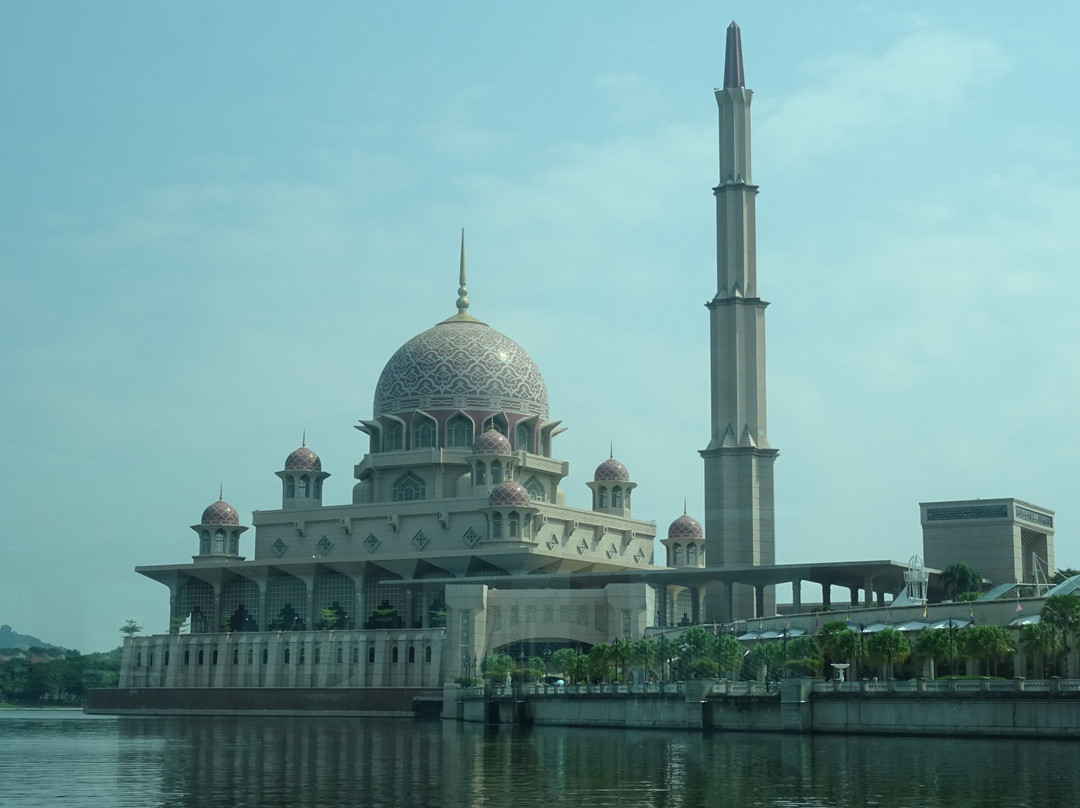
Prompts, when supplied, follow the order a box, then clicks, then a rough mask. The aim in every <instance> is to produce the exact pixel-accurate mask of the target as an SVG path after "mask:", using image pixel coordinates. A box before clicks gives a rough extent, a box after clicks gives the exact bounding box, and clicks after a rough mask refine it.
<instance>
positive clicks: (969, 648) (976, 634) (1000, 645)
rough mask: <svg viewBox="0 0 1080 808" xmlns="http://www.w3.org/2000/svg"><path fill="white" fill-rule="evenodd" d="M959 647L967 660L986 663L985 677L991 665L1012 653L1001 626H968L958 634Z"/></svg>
mask: <svg viewBox="0 0 1080 808" xmlns="http://www.w3.org/2000/svg"><path fill="white" fill-rule="evenodd" d="M960 637H961V639H960V645H961V647H962V648H963V651H964V655H965V656H966V657H968V658H969V659H975V660H979V661H984V662H986V675H987V676H990V666H991V663H993V662H997V661H998V660H999V659H1002V658H1003V657H1006V656H1008V655H1009V654H1011V653H1012V652H1013V644H1012V640H1011V639H1010V638H1009V633H1008V632H1007V631H1006V630H1005V629H1003V628H1002V627H1001V626H993V625H989V624H988V625H984V626H968V627H967V628H965V629H964V630H963V631H961V632H960Z"/></svg>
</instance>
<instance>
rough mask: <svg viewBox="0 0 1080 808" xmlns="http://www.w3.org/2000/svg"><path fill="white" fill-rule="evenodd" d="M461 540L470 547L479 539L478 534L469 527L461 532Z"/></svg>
mask: <svg viewBox="0 0 1080 808" xmlns="http://www.w3.org/2000/svg"><path fill="white" fill-rule="evenodd" d="M461 540H462V541H463V542H465V543H466V544H467V545H469V546H470V547H472V546H473V545H475V544H476V543H477V542H478V541H480V534H479V533H477V532H476V531H475V530H473V529H472V528H471V527H470V528H469V529H468V530H466V531H465V532H464V533H462V534H461Z"/></svg>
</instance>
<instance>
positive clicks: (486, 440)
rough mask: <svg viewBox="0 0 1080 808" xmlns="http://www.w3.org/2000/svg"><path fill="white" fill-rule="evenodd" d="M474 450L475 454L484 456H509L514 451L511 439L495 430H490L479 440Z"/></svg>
mask: <svg viewBox="0 0 1080 808" xmlns="http://www.w3.org/2000/svg"><path fill="white" fill-rule="evenodd" d="M472 450H473V454H482V455H508V454H510V452H511V451H512V450H511V449H510V439H509V438H507V437H506V435H504V434H503V433H502V432H500V431H499V430H497V429H494V428H492V429H489V430H488V431H487V432H485V433H484V434H483V435H481V436H480V437H479V438H477V439H476V442H475V443H474V444H473V447H472Z"/></svg>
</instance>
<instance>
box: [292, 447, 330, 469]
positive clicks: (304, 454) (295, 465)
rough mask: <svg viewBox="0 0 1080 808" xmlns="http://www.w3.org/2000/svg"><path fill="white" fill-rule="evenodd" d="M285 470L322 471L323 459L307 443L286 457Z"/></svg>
mask: <svg viewBox="0 0 1080 808" xmlns="http://www.w3.org/2000/svg"><path fill="white" fill-rule="evenodd" d="M285 471H322V461H321V460H319V456H318V455H317V454H315V453H314V452H313V451H311V449H309V448H308V447H307V445H306V444H305V445H304V446H301V447H300V448H299V449H297V450H296V451H294V452H293V453H292V454H290V455H289V456H288V457H286V458H285Z"/></svg>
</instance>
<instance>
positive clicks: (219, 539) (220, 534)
mask: <svg viewBox="0 0 1080 808" xmlns="http://www.w3.org/2000/svg"><path fill="white" fill-rule="evenodd" d="M214 552H215V553H224V552H225V531H224V530H220V529H218V530H215V531H214Z"/></svg>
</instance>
